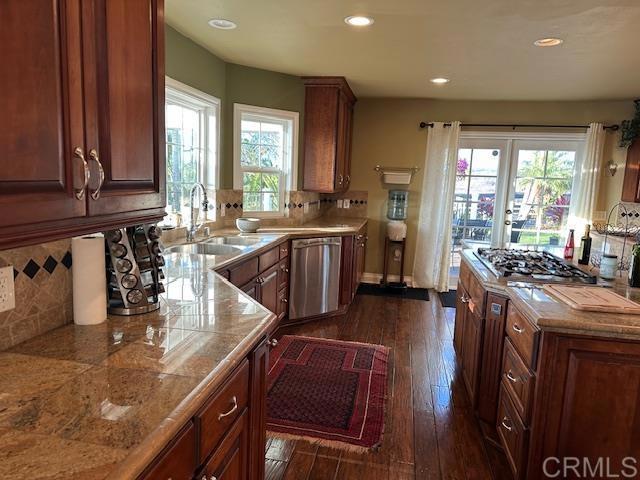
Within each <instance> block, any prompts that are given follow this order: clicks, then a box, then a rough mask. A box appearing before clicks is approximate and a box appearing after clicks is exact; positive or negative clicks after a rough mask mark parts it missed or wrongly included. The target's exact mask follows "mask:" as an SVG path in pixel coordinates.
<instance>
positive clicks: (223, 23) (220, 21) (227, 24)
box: [209, 18, 237, 30]
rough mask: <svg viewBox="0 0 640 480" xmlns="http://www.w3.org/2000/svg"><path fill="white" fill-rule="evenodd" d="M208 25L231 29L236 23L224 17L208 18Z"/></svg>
mask: <svg viewBox="0 0 640 480" xmlns="http://www.w3.org/2000/svg"><path fill="white" fill-rule="evenodd" d="M209 26H211V27H213V28H219V29H221V30H233V29H234V28H236V27H237V25H236V24H235V23H234V22H232V21H231V20H226V19H224V18H212V19H211V20H209Z"/></svg>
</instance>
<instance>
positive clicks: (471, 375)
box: [462, 308, 483, 407]
mask: <svg viewBox="0 0 640 480" xmlns="http://www.w3.org/2000/svg"><path fill="white" fill-rule="evenodd" d="M463 330H464V331H463V333H462V378H463V379H464V383H465V385H466V386H467V390H468V391H469V397H470V398H471V405H472V406H474V407H475V405H476V403H477V397H478V395H477V393H478V373H479V368H480V353H481V349H482V348H481V347H482V330H483V319H482V318H481V317H478V316H477V315H476V314H475V313H473V312H471V311H470V310H469V309H468V308H467V312H466V314H465V320H464V326H463Z"/></svg>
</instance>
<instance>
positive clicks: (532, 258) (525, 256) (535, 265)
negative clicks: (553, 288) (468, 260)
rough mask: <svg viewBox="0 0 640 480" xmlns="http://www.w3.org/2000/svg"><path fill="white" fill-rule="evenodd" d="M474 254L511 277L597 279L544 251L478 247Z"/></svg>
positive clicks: (546, 280)
mask: <svg viewBox="0 0 640 480" xmlns="http://www.w3.org/2000/svg"><path fill="white" fill-rule="evenodd" d="M475 255H476V257H478V258H479V259H480V260H481V261H482V263H484V264H485V265H486V267H487V268H488V269H489V270H491V271H492V272H493V273H494V274H495V275H496V276H498V277H505V278H509V280H513V281H520V282H544V283H596V281H597V279H596V277H594V276H593V275H589V274H588V273H585V272H583V271H582V270H580V269H579V268H576V267H574V266H573V265H570V264H569V263H567V262H565V261H564V260H562V259H561V258H558V257H556V256H555V255H551V254H550V253H548V252H542V251H536V250H510V249H504V248H479V249H478V250H477V251H476V252H475Z"/></svg>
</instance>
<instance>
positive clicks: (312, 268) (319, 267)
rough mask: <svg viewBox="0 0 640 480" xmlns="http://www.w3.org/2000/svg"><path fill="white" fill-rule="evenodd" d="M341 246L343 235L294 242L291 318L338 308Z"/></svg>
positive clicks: (290, 300) (319, 313)
mask: <svg viewBox="0 0 640 480" xmlns="http://www.w3.org/2000/svg"><path fill="white" fill-rule="evenodd" d="M341 249H342V238H341V237H328V238H309V239H304V240H294V241H293V244H292V250H293V253H292V257H291V291H290V294H289V297H290V298H289V305H290V307H289V318H290V319H292V320H293V319H296V318H305V317H313V316H315V315H321V314H323V313H328V312H333V311H335V310H338V307H339V303H340V302H339V298H340V251H341Z"/></svg>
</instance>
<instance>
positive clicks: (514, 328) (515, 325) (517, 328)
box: [511, 323, 524, 333]
mask: <svg viewBox="0 0 640 480" xmlns="http://www.w3.org/2000/svg"><path fill="white" fill-rule="evenodd" d="M511 328H513V330H514V331H515V332H516V333H524V328H521V327H520V326H519V325H518V324H517V323H514V324H513V327H511Z"/></svg>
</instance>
